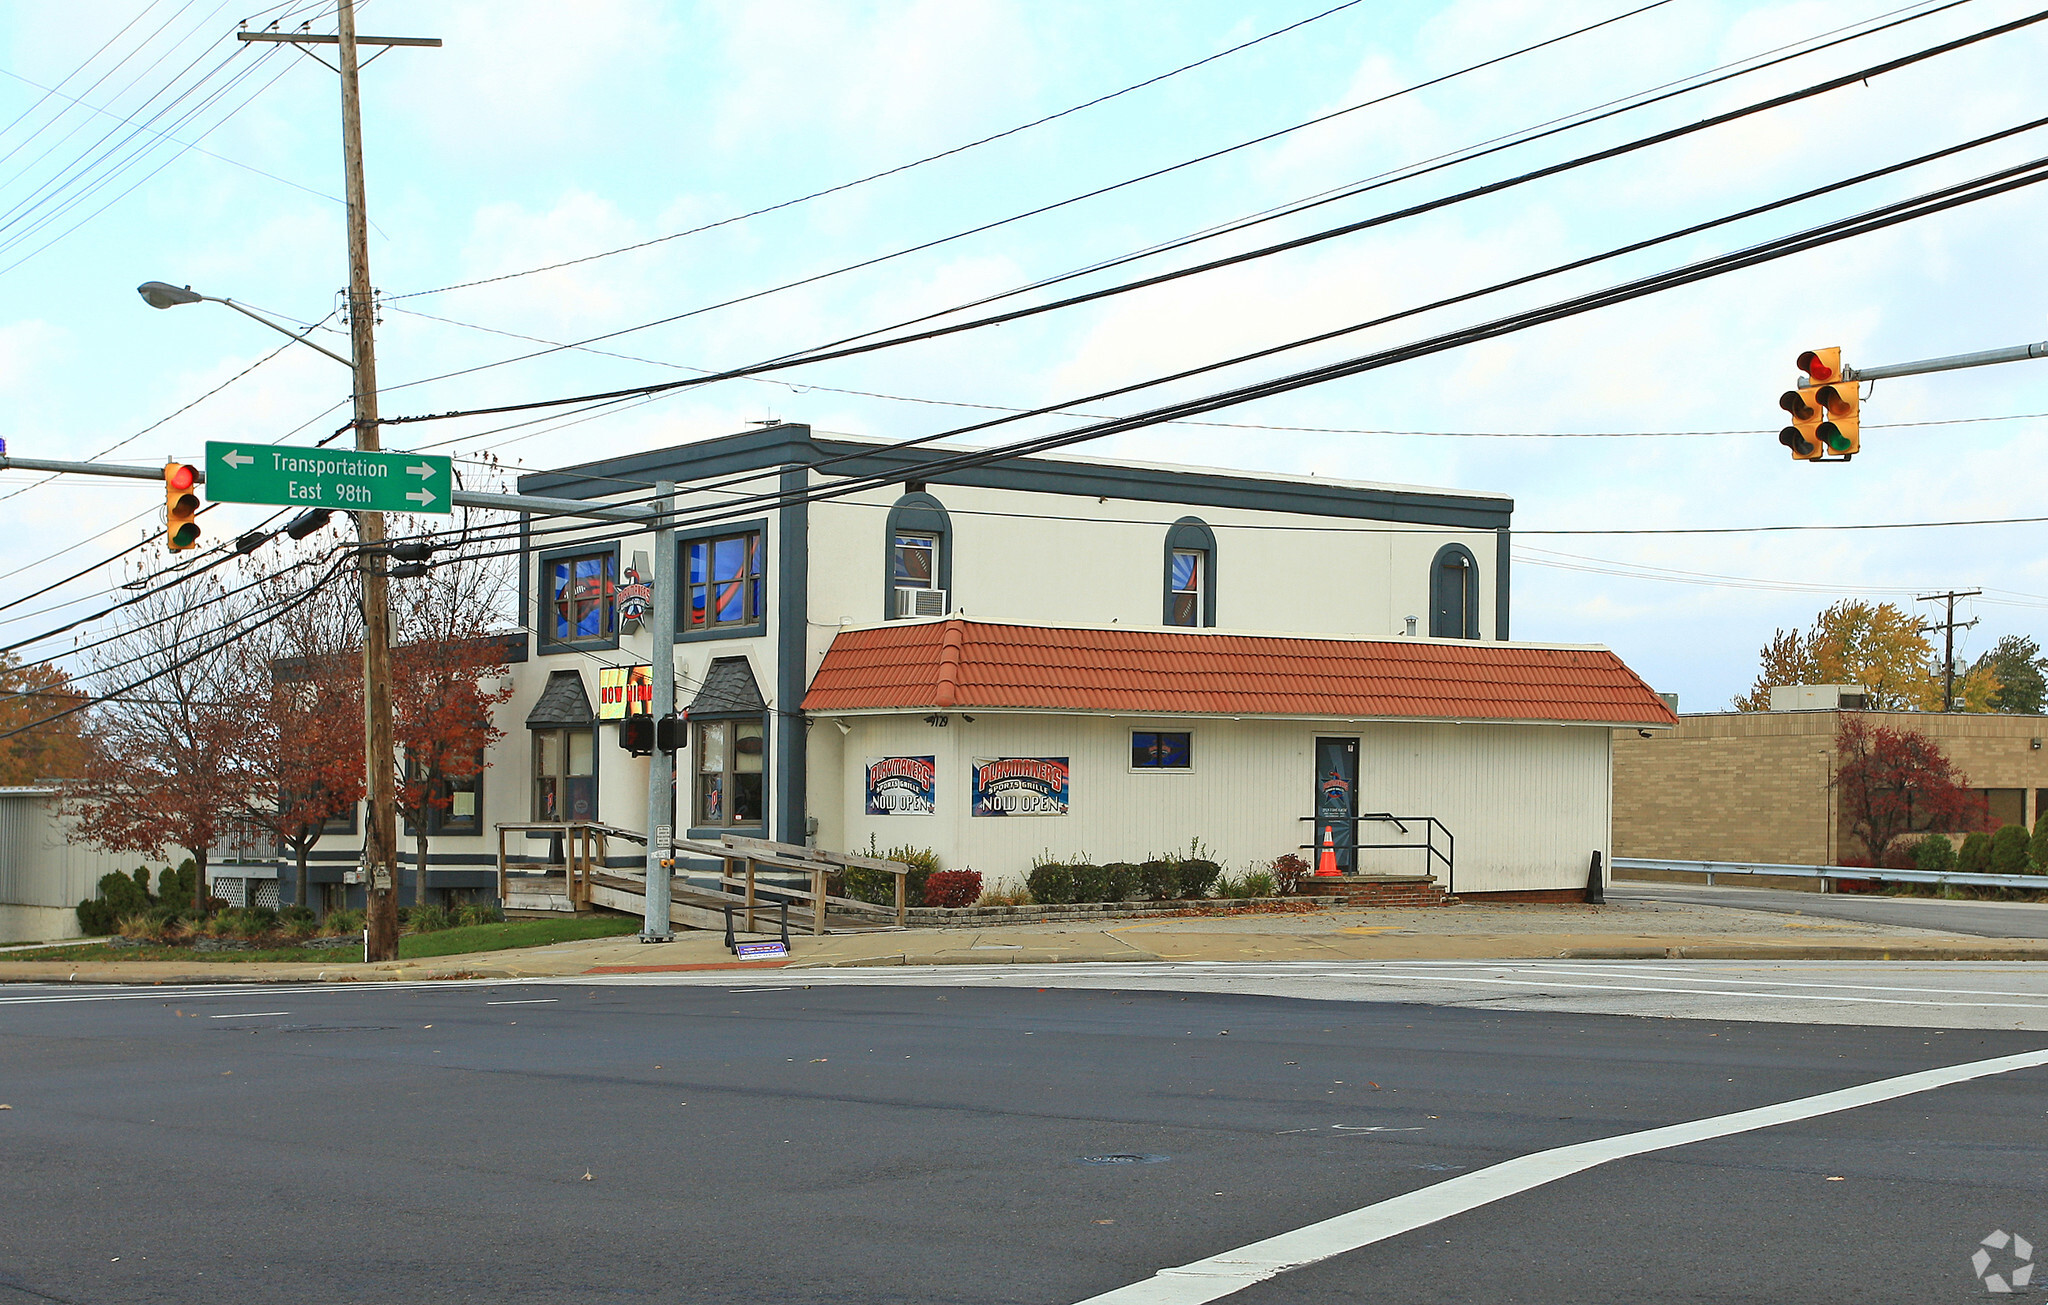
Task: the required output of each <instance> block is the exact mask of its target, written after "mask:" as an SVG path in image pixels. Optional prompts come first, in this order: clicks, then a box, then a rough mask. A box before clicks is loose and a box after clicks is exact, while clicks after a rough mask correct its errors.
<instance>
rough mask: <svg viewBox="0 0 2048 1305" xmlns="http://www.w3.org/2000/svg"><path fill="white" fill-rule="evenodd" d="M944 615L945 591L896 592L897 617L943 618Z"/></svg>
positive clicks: (908, 590) (913, 590) (909, 590)
mask: <svg viewBox="0 0 2048 1305" xmlns="http://www.w3.org/2000/svg"><path fill="white" fill-rule="evenodd" d="M945 614H946V591H945V590H943V589H906V588H898V589H897V590H896V615H898V616H944V615H945Z"/></svg>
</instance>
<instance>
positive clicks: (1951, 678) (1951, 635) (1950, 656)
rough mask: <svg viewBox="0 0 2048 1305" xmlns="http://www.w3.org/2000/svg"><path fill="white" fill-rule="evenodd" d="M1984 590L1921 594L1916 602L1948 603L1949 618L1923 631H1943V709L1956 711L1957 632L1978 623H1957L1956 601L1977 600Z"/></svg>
mask: <svg viewBox="0 0 2048 1305" xmlns="http://www.w3.org/2000/svg"><path fill="white" fill-rule="evenodd" d="M1983 592H1984V591H1983V590H1982V589H1959V590H1956V591H1954V592H1952V593H1946V594H1921V595H1920V596H1919V597H1918V598H1917V599H1915V600H1914V601H1916V602H1922V603H1933V602H1943V601H1945V602H1947V603H1948V616H1947V618H1946V619H1945V620H1944V621H1943V622H1942V623H1941V624H1940V625H1923V626H1921V627H1920V628H1921V629H1923V630H1939V631H1941V636H1942V637H1941V709H1942V710H1943V711H1954V710H1955V709H1956V631H1958V630H1967V629H1969V628H1970V627H1971V626H1973V625H1975V624H1976V623H1977V621H1976V619H1975V618H1972V619H1970V620H1967V621H1964V622H1961V623H1960V624H1958V623H1957V621H1956V599H1958V598H1975V597H1976V596H1977V595H1979V594H1981V593H1983Z"/></svg>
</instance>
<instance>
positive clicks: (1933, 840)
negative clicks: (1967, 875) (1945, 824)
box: [1913, 834, 1956, 871]
mask: <svg viewBox="0 0 2048 1305" xmlns="http://www.w3.org/2000/svg"><path fill="white" fill-rule="evenodd" d="M1913 868H1914V869H1915V870H1934V871H1941V870H1953V869H1955V868H1956V845H1955V844H1954V843H1953V842H1951V841H1950V839H1949V836H1948V835H1947V834H1929V835H1928V836H1927V837H1925V838H1923V839H1921V840H1920V841H1919V842H1917V843H1915V844H1913Z"/></svg>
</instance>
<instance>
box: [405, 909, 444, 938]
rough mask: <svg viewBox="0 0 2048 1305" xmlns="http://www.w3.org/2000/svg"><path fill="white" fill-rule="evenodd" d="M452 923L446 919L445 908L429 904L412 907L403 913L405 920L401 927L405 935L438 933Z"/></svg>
mask: <svg viewBox="0 0 2048 1305" xmlns="http://www.w3.org/2000/svg"><path fill="white" fill-rule="evenodd" d="M454 923H455V922H454V921H453V920H451V919H449V918H448V912H447V910H446V909H445V908H443V907H439V906H435V905H433V904H431V903H429V904H428V905H426V906H415V907H413V908H412V909H411V910H409V911H407V912H405V919H404V920H403V921H402V925H403V927H404V929H405V931H406V932H407V933H439V932H441V930H443V929H447V928H450V927H451V926H453V925H454Z"/></svg>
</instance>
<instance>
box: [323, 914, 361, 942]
mask: <svg viewBox="0 0 2048 1305" xmlns="http://www.w3.org/2000/svg"><path fill="white" fill-rule="evenodd" d="M365 923H366V921H365V919H364V917H363V913H362V912H361V911H329V912H328V913H327V934H328V936H329V937H334V936H337V935H340V934H345V933H361V932H362V931H363V925H364V924H365Z"/></svg>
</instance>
